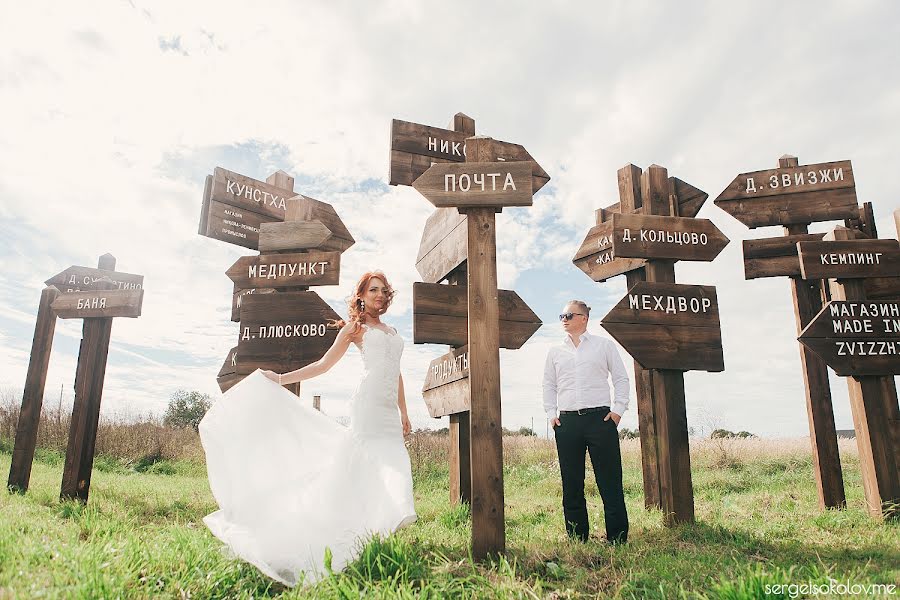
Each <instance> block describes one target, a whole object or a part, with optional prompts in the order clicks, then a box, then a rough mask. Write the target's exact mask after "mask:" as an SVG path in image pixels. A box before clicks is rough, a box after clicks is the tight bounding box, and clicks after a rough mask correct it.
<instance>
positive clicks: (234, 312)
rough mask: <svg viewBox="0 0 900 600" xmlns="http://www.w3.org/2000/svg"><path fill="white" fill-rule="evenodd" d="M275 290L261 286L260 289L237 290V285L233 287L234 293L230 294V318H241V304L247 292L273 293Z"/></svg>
mask: <svg viewBox="0 0 900 600" xmlns="http://www.w3.org/2000/svg"><path fill="white" fill-rule="evenodd" d="M274 293H275V290H273V289H272V288H262V289H255V288H254V289H249V290H239V289H237V287H235V288H234V293H233V294H232V296H231V320H232V321H234V322H239V321H240V320H241V304H242V303H243V299H244V296H246V295H247V294H274Z"/></svg>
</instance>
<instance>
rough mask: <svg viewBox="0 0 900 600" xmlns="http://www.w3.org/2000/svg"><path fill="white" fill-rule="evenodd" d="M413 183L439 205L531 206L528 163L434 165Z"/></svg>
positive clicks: (420, 191)
mask: <svg viewBox="0 0 900 600" xmlns="http://www.w3.org/2000/svg"><path fill="white" fill-rule="evenodd" d="M472 139H477V138H472ZM479 141H481V140H479ZM479 182H480V183H479ZM412 185H413V187H414V188H415V189H416V190H417V191H418V192H419V193H420V194H422V195H423V196H425V198H426V199H427V200H428V201H429V202H431V203H432V204H433V205H435V206H436V207H438V208H446V207H451V206H454V207H497V206H531V204H532V201H533V200H532V195H533V193H532V181H531V164H530V163H528V162H467V163H460V164H435V165H433V166H432V167H430V168H429V169H428V170H427V171H426V172H425V173H423V174H422V175H421V176H420V177H419V178H418V179H416V180H415V181H414V182H413V184H412Z"/></svg>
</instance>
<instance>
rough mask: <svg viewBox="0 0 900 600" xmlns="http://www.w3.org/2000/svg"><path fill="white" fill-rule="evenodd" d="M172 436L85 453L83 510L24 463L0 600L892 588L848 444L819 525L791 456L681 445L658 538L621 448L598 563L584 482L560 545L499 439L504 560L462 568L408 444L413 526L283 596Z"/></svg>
mask: <svg viewBox="0 0 900 600" xmlns="http://www.w3.org/2000/svg"><path fill="white" fill-rule="evenodd" d="M191 433H193V432H191ZM102 435H103V430H101V437H102ZM179 435H180V436H181V437H179V438H178V439H179V440H180V442H179V444H180V445H176V446H173V448H175V450H171V449H170V451H171V452H174V454H173V456H175V455H178V456H188V457H192V458H189V459H180V460H172V459H167V458H165V457H164V456H162V455H161V453H160V452H158V451H157V452H155V453H154V454H153V455H152V456H151V457H150V458H147V457H140V456H130V457H129V456H124V455H122V454H123V453H121V452H120V453H119V454H120V455H119V456H114V455H112V454H102V455H99V456H98V457H97V458H96V460H95V462H94V474H93V480H92V484H91V495H90V502H89V503H88V505H87V506H82V505H80V504H77V503H71V502H66V503H60V501H59V500H58V494H59V486H60V480H61V473H62V459H63V456H62V454H61V453H60V452H59V450H58V449H53V448H50V449H46V448H45V449H39V451H38V456H37V459H36V461H35V465H34V469H33V474H32V479H31V489H30V490H29V491H28V493H27V494H25V495H19V494H7V493H3V494H0V515H2V519H0V598H6V597H12V598H37V597H49V598H117V597H122V598H147V597H171V598H188V597H189V598H223V597H229V598H251V597H284V598H357V597H360V596H365V597H371V598H411V597H422V598H445V597H461V598H470V597H472V598H605V597H618V598H666V599H668V598H762V597H767V598H778V597H782V598H789V597H797V596H796V595H794V596H792V595H791V592H792V591H797V590H791V589H785V590H779V589H777V588H770V589H773V590H774V591H782V592H784V593H781V594H777V593H776V594H770V595H766V594H765V591H766V590H765V586H766V584H808V583H810V582H812V583H815V584H819V585H824V584H828V583H829V578H832V579H835V580H838V581H839V582H840V583H841V584H846V583H848V582H849V583H850V584H851V585H853V584H857V585H871V584H900V525H898V524H897V523H880V522H877V521H875V520H873V519H871V518H869V517H868V516H867V515H866V513H865V511H864V509H863V497H862V487H861V483H860V477H859V468H858V461H857V456H856V446H855V442H854V441H852V440H849V441H847V440H842V441H841V444H840V449H841V456H842V460H843V464H844V478H845V483H846V488H847V496H848V508H847V509H846V510H843V511H828V512H822V511H820V510H819V508H818V504H817V500H816V489H815V483H814V480H813V475H812V463H811V458H810V450H809V442H808V441H807V440H785V441H771V440H760V439H749V440H700V439H695V440H692V448H691V450H692V453H691V460H692V469H693V481H694V492H695V502H696V512H697V523H696V524H694V525H691V526H681V527H679V528H675V529H666V528H664V527H663V526H662V525H661V523H662V519H661V516H660V514H659V513H657V512H648V511H646V510H644V508H643V496H642V486H641V472H640V449H639V446H638V442H637V440H626V441H623V460H624V466H625V494H626V501H627V504H628V511H629V516H630V520H631V534H630V541H629V543H628V544H627V545H624V546H620V547H609V546H607V545H605V544H604V543H602V542H601V541H600V540H599V538H598V536H599V534H600V533H601V532H602V531H603V524H602V510H601V508H600V500H599V497H598V495H597V491H596V487H595V486H594V485H593V483H590V482H589V483H588V486H587V490H588V494H589V496H588V502H589V507H590V511H591V519H592V523H591V525H592V529H593V532H594V533H593V539H592V540H591V541H590V542H588V543H587V544H581V543H573V542H569V541H568V540H567V539H566V537H565V535H564V529H563V524H562V511H561V508H560V502H561V500H560V498H561V486H560V481H559V472H558V465H557V464H556V462H555V460H556V457H555V450H554V449H553V447H552V445H551V443H550V442H547V441H546V440H540V439H536V438H527V437H509V438H506V439H505V440H504V446H505V459H506V468H505V478H506V479H505V482H506V483H505V485H506V502H507V506H506V524H507V546H508V552H507V554H506V556H505V557H502V558H500V559H498V560H495V561H493V562H489V563H485V564H477V563H473V562H472V561H471V560H470V559H469V557H468V554H467V548H468V542H469V535H470V529H469V523H468V514H467V511H466V510H465V508H459V507H452V506H450V504H449V502H448V491H447V478H448V473H447V463H446V460H445V456H446V449H447V439H446V437H439V436H433V435H423V434H419V435H414V436H413V439H412V443H411V445H410V456H411V458H412V462H413V468H414V481H415V496H416V506H417V511H418V514H419V520H418V522H417V523H415V524H414V525H413V526H411V527H409V528H407V529H404V530H402V531H401V532H399V533H398V534H396V535H394V536H393V537H391V538H388V539H387V540H374V541H372V542H370V543H369V545H368V546H366V548H365V550H364V552H363V554H362V556H361V557H360V559H359V560H358V561H357V562H356V563H354V564H353V565H352V566H351V567H350V568H348V569H347V570H345V571H344V572H342V573H340V574H336V575H334V576H333V577H331V578H330V579H327V580H325V581H322V582H320V583H319V584H318V585H317V586H315V587H312V588H295V589H289V588H284V587H283V586H281V585H279V584H276V583H274V582H272V581H271V580H269V579H268V578H266V577H265V576H263V575H261V574H260V573H259V572H258V571H256V569H255V568H253V567H250V566H248V565H246V564H244V563H242V562H241V561H239V560H236V559H233V558H230V557H229V556H228V554H227V553H226V552H224V551H223V549H222V546H221V544H219V543H218V541H217V540H216V539H215V538H213V536H212V535H211V534H210V533H209V532H208V531H207V529H206V528H205V526H204V525H203V523H202V522H201V519H202V517H203V516H204V515H206V514H207V513H209V512H212V511H213V510H215V509H216V505H215V503H214V501H213V499H212V496H211V494H210V490H209V486H208V484H207V481H206V473H205V467H204V465H203V463H202V453H199V452H198V447H199V446H198V445H197V441H196V439H195V438H194V437H192V436H191V435H185V434H183V433H182V434H179ZM98 446H99V447H102V446H101V444H100V440H99V439H98ZM107 447H108V448H109V446H107ZM176 450H177V451H176ZM163 454H164V453H163ZM10 456H11V440H10V438H9V437H4V438H0V473H2V475H3V477H6V474H7V473H8V470H9V464H10ZM198 457H199V458H198ZM835 589H837V590H838V591H840V588H835ZM850 591H853V590H852V589H851V590H850ZM848 596H849V597H859V598H862V597H869V596H868V595H857V596H852V595H851V594H848ZM820 597H824V596H820ZM885 597H891V594H885ZM893 597H900V593H898V592H894V594H893Z"/></svg>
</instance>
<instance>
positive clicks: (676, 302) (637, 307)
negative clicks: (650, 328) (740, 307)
mask: <svg viewBox="0 0 900 600" xmlns="http://www.w3.org/2000/svg"><path fill="white" fill-rule="evenodd" d="M603 321H604V322H609V323H638V324H646V325H669V326H679V327H700V328H703V327H716V328H717V327H718V326H719V307H718V302H717V299H716V288H715V286H712V285H685V284H681V283H656V282H651V281H640V282H638V283H637V284H635V286H634V287H633V288H631V289H630V290H628V293H626V294H625V296H624V297H623V298H622V299H621V300H619V302H618V303H617V304H616V305H615V306H613V308H612V309H611V310H610V311H609V313H607V315H606V316H605V317H603Z"/></svg>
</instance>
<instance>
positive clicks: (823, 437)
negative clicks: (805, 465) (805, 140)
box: [778, 155, 847, 509]
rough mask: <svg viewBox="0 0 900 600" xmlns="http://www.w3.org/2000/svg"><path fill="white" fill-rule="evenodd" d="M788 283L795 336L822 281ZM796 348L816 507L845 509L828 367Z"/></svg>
mask: <svg viewBox="0 0 900 600" xmlns="http://www.w3.org/2000/svg"><path fill="white" fill-rule="evenodd" d="M799 164H800V162H799V160H798V159H797V157H796V156H787V155H785V156H782V157H781V158H780V159H778V166H779V167H782V168H789V167H796V166H799ZM807 227H808V225H806V224H800V225H787V226H785V228H784V234H785V235H798V234H804V233H808V229H807ZM790 280H791V296H792V297H793V300H794V318H795V320H796V322H797V334H798V335H799V334H800V332H802V331H803V329H804V328H805V327H806V326H807V325H809V323H810V321H812V320H813V318H815V316H816V315H817V314H819V311H820V310H822V306H823V303H822V302H823V297H822V296H823V294H822V288H823V284H824V282H822V281H815V280H809V281H807V280H804V279H803V278H802V277H800V276H799V275H798V276H794V277H791V278H790ZM798 345H799V346H800V365H801V367H802V369H803V387H804V389H805V391H806V415H807V419H808V420H809V440H810V443H811V445H812V456H813V472H814V473H815V477H816V487H817V489H818V491H819V508H823V509H824V508H845V507H846V505H847V500H846V497H845V496H844V476H843V474H842V472H841V457H840V454H839V453H838V443H837V431H836V429H835V425H834V408H833V405H832V401H831V387H830V386H829V384H828V367H826V366H825V362H824V361H823V360H822V359H821V358H819V357H818V356H817V355H816V354H815V353H814V352H812V351H811V350H810V349H809V348H807V347H806V346H804V345H803V344H800V343H798Z"/></svg>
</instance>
